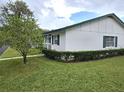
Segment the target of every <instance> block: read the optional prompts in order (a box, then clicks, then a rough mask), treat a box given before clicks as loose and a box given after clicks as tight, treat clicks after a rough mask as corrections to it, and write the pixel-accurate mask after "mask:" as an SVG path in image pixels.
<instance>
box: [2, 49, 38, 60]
mask: <svg viewBox="0 0 124 93" xmlns="http://www.w3.org/2000/svg"><path fill="white" fill-rule="evenodd" d="M39 53H40V51H39V50H38V49H35V48H32V49H30V51H29V53H28V55H35V54H39ZM18 56H21V55H20V54H19V53H18V52H17V51H16V50H15V49H12V48H10V47H9V48H8V49H7V50H6V51H5V52H4V53H3V54H2V55H1V56H0V58H9V57H18Z"/></svg>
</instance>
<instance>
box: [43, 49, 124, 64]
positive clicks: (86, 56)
mask: <svg viewBox="0 0 124 93" xmlns="http://www.w3.org/2000/svg"><path fill="white" fill-rule="evenodd" d="M42 53H43V54H45V56H46V57H48V58H50V59H53V60H58V61H64V62H78V61H89V60H97V59H102V58H107V57H113V56H120V55H124V49H115V50H101V51H80V52H58V51H53V50H46V49H44V50H43V51H42Z"/></svg>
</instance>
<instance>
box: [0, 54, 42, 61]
mask: <svg viewBox="0 0 124 93" xmlns="http://www.w3.org/2000/svg"><path fill="white" fill-rule="evenodd" d="M40 56H43V54H42V55H41V54H38V55H28V56H27V57H40ZM21 58H23V57H22V56H20V57H11V58H1V59H0V61H3V60H11V59H21Z"/></svg>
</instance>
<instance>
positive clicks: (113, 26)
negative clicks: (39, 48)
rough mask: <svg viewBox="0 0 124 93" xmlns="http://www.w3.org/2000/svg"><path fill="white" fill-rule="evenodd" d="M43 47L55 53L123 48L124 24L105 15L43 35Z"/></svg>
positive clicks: (116, 18) (113, 16)
mask: <svg viewBox="0 0 124 93" xmlns="http://www.w3.org/2000/svg"><path fill="white" fill-rule="evenodd" d="M44 36H45V41H44V46H45V47H46V48H47V49H52V50H56V51H87V50H88V51H90V50H104V49H116V48H124V23H123V22H122V21H121V20H120V19H119V18H118V17H117V16H116V15H115V14H107V15H104V16H101V17H97V18H94V19H91V20H87V21H84V22H81V23H78V24H74V25H71V26H67V27H64V28H61V29H57V30H52V31H49V32H45V33H44Z"/></svg>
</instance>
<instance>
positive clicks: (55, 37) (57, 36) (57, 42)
mask: <svg viewBox="0 0 124 93" xmlns="http://www.w3.org/2000/svg"><path fill="white" fill-rule="evenodd" d="M59 40H60V36H59V35H52V44H56V45H59V42H60V41H59Z"/></svg>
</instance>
